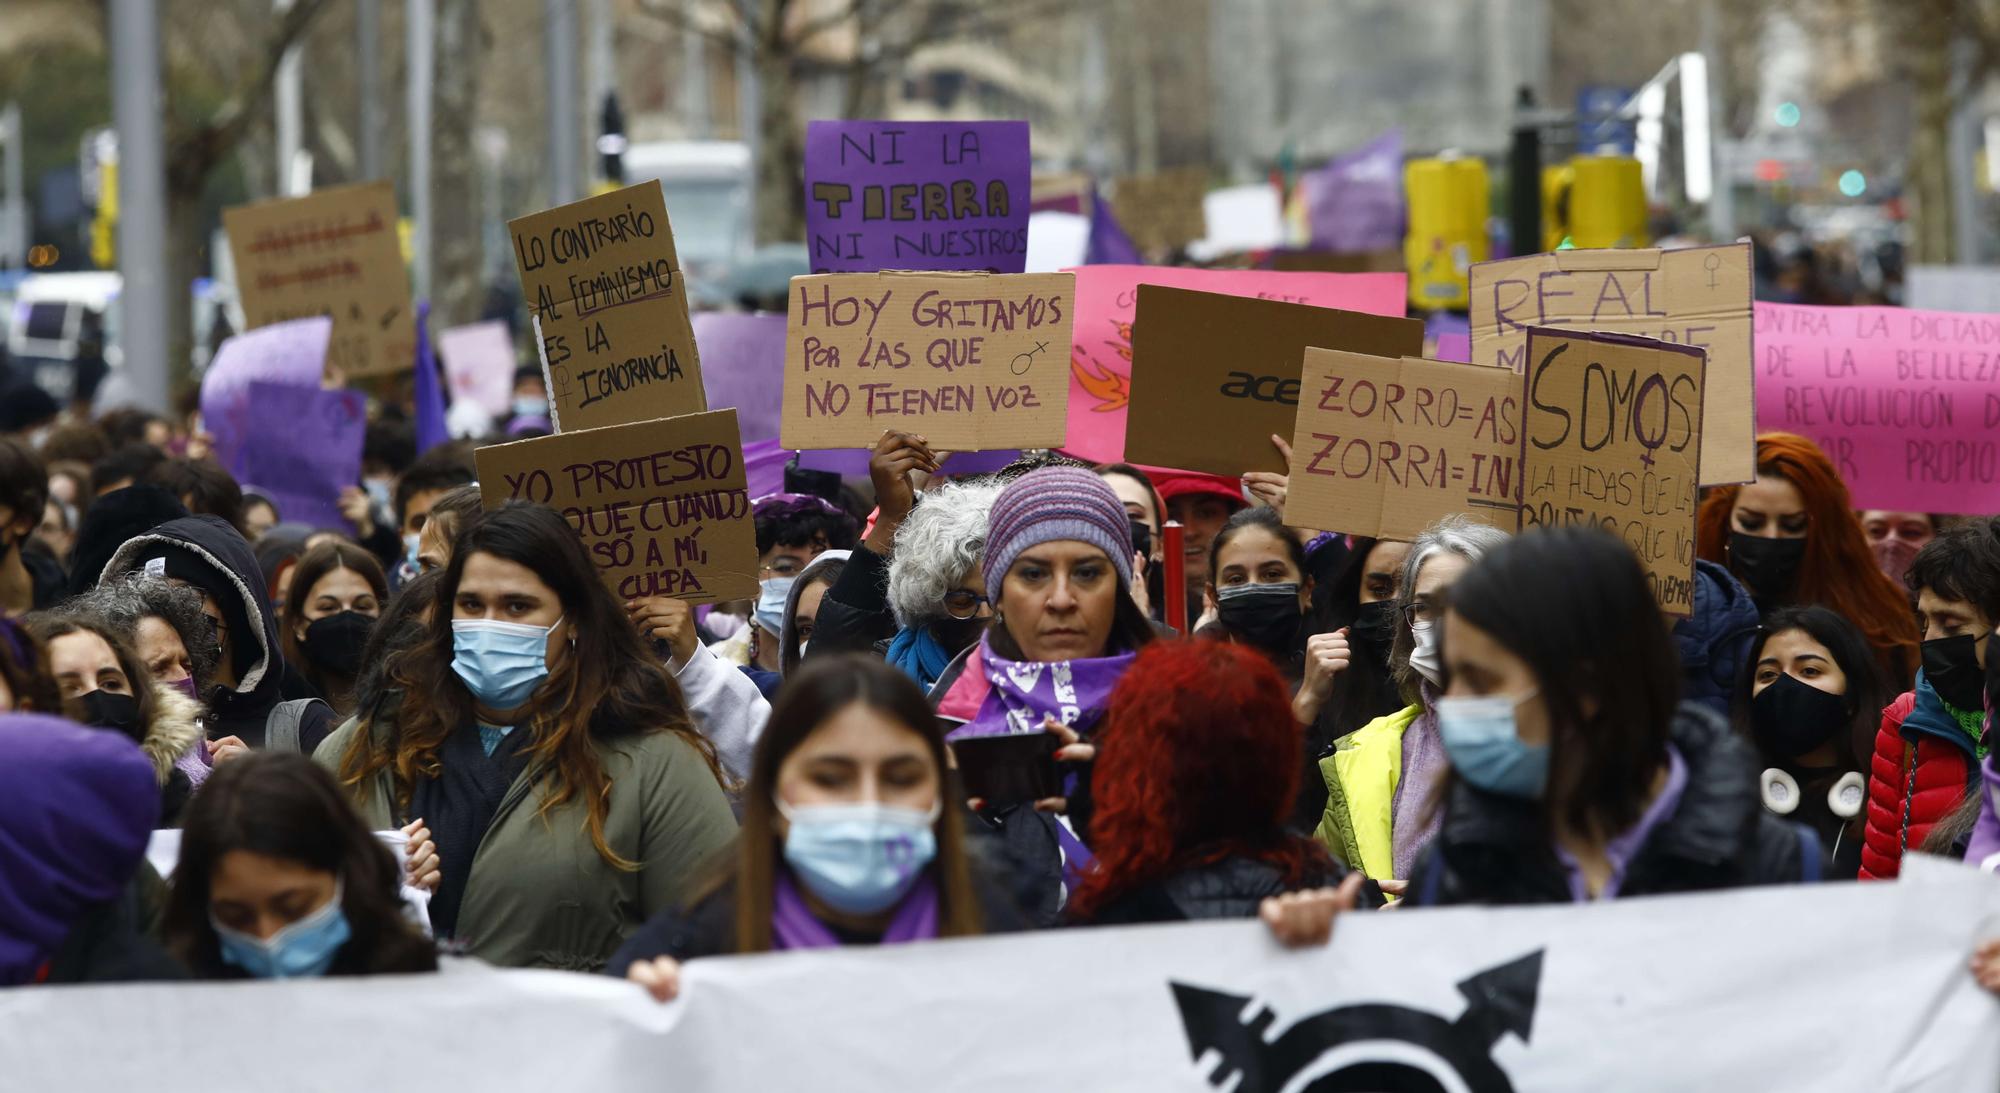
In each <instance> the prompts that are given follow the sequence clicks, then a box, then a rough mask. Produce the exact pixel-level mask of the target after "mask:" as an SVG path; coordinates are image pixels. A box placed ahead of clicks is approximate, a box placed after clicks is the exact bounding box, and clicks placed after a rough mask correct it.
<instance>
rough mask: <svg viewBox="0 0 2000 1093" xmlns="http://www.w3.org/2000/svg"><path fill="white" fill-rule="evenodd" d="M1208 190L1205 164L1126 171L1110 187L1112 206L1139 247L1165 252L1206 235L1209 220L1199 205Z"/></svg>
mask: <svg viewBox="0 0 2000 1093" xmlns="http://www.w3.org/2000/svg"><path fill="white" fill-rule="evenodd" d="M1207 193H1208V169H1207V168H1205V167H1180V168H1176V169H1174V170H1171V171H1160V172H1158V173H1156V174H1150V175H1127V176H1126V177H1124V178H1121V179H1119V180H1118V183H1117V186H1116V188H1115V189H1114V190H1113V191H1112V196H1111V210H1112V212H1113V213H1114V214H1115V215H1116V216H1117V217H1118V223H1119V224H1120V225H1122V226H1123V227H1124V228H1125V234H1126V235H1129V236H1131V237H1132V242H1133V244H1134V245H1136V246H1137V247H1138V248H1139V249H1140V250H1142V251H1144V252H1146V253H1147V254H1155V255H1157V254H1165V253H1167V252H1169V251H1172V250H1175V249H1177V248H1180V247H1185V246H1187V245H1188V244H1189V243H1192V242H1194V241H1195V240H1197V239H1202V238H1206V237H1207V235H1208V220H1207V218H1206V217H1205V216H1204V215H1203V213H1202V208H1201V199H1202V197H1203V196H1204V195H1206V194H1207Z"/></svg>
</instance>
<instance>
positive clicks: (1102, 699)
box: [947, 638, 1137, 739]
mask: <svg viewBox="0 0 2000 1093" xmlns="http://www.w3.org/2000/svg"><path fill="white" fill-rule="evenodd" d="M980 640H981V642H982V648H981V649H980V659H981V667H982V668H983V669H984V670H985V672H986V680H987V682H988V683H990V684H992V688H993V689H992V690H990V691H988V692H987V694H986V701H985V702H983V703H981V704H980V706H979V712H978V713H976V714H974V715H973V717H972V720H970V721H968V722H966V723H965V724H964V725H961V726H960V727H959V728H958V729H957V730H956V731H954V732H953V733H951V735H950V736H949V737H947V739H955V738H958V737H964V736H996V735H1000V734H1002V733H1024V732H1040V731H1041V728H1042V721H1043V719H1044V718H1048V717H1053V718H1055V719H1056V720H1057V721H1060V722H1062V723H1063V724H1065V725H1068V726H1069V727H1070V728H1072V729H1075V730H1076V731H1077V733H1078V734H1079V735H1088V734H1089V732H1090V730H1091V729H1093V728H1095V727H1096V725H1097V723H1098V721H1100V720H1102V719H1103V717H1104V710H1105V708H1106V707H1107V706H1109V705H1110V704H1111V689H1112V688H1113V687H1116V686H1117V685H1118V680H1119V679H1120V678H1121V677H1123V676H1124V675H1125V669H1127V668H1130V667H1131V666H1132V661H1133V658H1134V657H1135V656H1136V655H1137V654H1134V653H1119V654H1118V655H1116V656H1109V657H1085V658H1079V659H1077V660H1056V661H1036V660H1008V659H1006V658H1005V657H1002V656H1001V655H1000V654H998V653H995V652H994V651H993V646H992V644H991V643H989V642H986V639H984V638H981V639H980Z"/></svg>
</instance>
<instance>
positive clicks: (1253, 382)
mask: <svg viewBox="0 0 2000 1093" xmlns="http://www.w3.org/2000/svg"><path fill="white" fill-rule="evenodd" d="M1222 395H1223V397H1224V398H1248V399H1256V400H1257V401H1258V402H1278V403H1283V404H1284V405H1286V406H1297V405H1298V404H1299V379H1298V377H1297V376H1293V377H1292V378H1290V379H1283V378H1280V377H1278V376H1254V375H1251V374H1250V373H1248V372H1231V373H1229V378H1228V379H1226V380H1224V381H1223V382H1222Z"/></svg>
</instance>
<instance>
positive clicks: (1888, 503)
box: [1757, 303, 2000, 513]
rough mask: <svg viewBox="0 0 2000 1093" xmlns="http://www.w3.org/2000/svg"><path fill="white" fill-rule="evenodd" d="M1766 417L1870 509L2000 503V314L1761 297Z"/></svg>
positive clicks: (1945, 509)
mask: <svg viewBox="0 0 2000 1093" xmlns="http://www.w3.org/2000/svg"><path fill="white" fill-rule="evenodd" d="M1757 419H1758V422H1759V423H1760V424H1761V425H1762V426H1763V427H1764V428H1765V429H1767V430H1771V431H1774V432H1787V433H1798V434H1800V435H1802V436H1806V437H1810V438H1811V439H1812V440H1813V441H1814V442H1816V443H1817V444H1818V445H1819V446H1820V447H1821V448H1823V449H1825V450H1826V454H1827V456H1828V457H1829V458H1831V459H1832V460H1833V463H1834V467H1835V468H1836V469H1838V470H1839V471H1840V477H1841V478H1842V479H1843V480H1844V481H1845V482H1846V483H1847V488H1848V490H1849V491H1850V492H1852V493H1853V495H1854V506H1855V507H1856V508H1861V509H1896V510H1899V511H1914V512H1939V513H1967V512H1977V513H1985V512H1994V511H1996V510H2000V440H1996V439H1995V433H1994V429H1995V427H1996V426H2000V315H1978V314H1965V313H1962V312H1952V311H1912V310H1909V309H1906V308H1899V307H1805V306H1802V305H1798V304H1766V303H1760V304H1758V305H1757Z"/></svg>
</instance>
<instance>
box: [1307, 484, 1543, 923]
mask: <svg viewBox="0 0 2000 1093" xmlns="http://www.w3.org/2000/svg"><path fill="white" fill-rule="evenodd" d="M1506 541H1507V533H1506V532H1504V531H1501V530H1499V529H1498V528H1492V527H1488V526H1486V525H1485V524H1481V523H1477V522H1475V521H1474V520H1472V518H1471V517H1468V516H1464V515H1458V516H1447V517H1445V518H1444V519H1442V520H1440V521H1438V522H1437V523H1435V524H1432V525H1431V526H1430V527H1429V528H1426V529H1425V530H1424V532H1423V534H1421V535H1419V536H1417V537H1416V539H1415V540H1414V541H1413V542H1411V543H1410V552H1409V554H1408V556H1406V557H1405V558H1404V561H1403V580H1402V584H1401V585H1400V586H1398V587H1399V591H1398V592H1397V595H1396V614H1395V622H1394V626H1395V636H1394V638H1393V639H1392V641H1391V645H1390V651H1389V670H1390V672H1391V673H1392V674H1393V675H1394V676H1395V679H1396V683H1397V684H1398V686H1399V687H1400V688H1401V689H1402V692H1403V698H1404V700H1405V701H1407V702H1408V703H1409V705H1408V706H1407V707H1405V708H1404V709H1402V710H1399V711H1397V712H1396V713H1392V714H1389V715H1387V716H1385V717H1378V718H1376V719H1375V720H1373V721H1370V722H1369V723H1367V724H1366V725H1363V726H1361V727H1360V728H1359V729H1356V730H1355V731H1353V732H1351V733H1349V734H1347V735H1346V736H1343V737H1341V738H1340V739H1339V740H1337V741H1335V742H1334V750H1333V751H1332V753H1330V754H1328V755H1327V756H1326V757H1325V758H1322V759H1321V760H1320V761H1319V769H1320V774H1321V775H1322V776H1323V777H1324V778H1325V779H1326V791H1327V792H1326V812H1325V815H1324V816H1323V817H1322V818H1321V820H1320V824H1319V830H1318V831H1317V832H1316V834H1317V836H1318V838H1319V840H1320V841H1321V842H1323V843H1325V844H1326V846H1327V849H1328V850H1331V851H1332V852H1333V854H1334V856H1335V857H1338V858H1339V859H1340V860H1342V861H1344V862H1346V863H1347V864H1348V866H1349V867H1351V868H1353V869H1355V870H1358V871H1360V872H1362V873H1365V874H1367V875H1368V876H1370V877H1372V878H1374V879H1375V880H1377V881H1381V882H1382V887H1383V889H1384V890H1385V891H1388V892H1392V893H1397V892H1401V891H1402V882H1403V881H1405V880H1407V879H1408V878H1409V870H1410V866H1411V865H1413V864H1415V862H1416V858H1417V854H1418V852H1419V851H1421V850H1422V849H1423V848H1424V846H1425V844H1427V843H1429V842H1430V840H1431V837H1432V836H1433V835H1435V834H1436V833H1437V822H1438V816H1437V814H1436V813H1435V812H1433V810H1431V809H1429V808H1428V807H1427V805H1428V803H1429V799H1430V796H1431V792H1432V790H1433V789H1434V788H1435V787H1436V785H1437V781H1438V779H1439V778H1441V777H1442V776H1443V775H1444V772H1445V771H1446V770H1447V769H1448V768H1449V765H1450V764H1449V763H1448V762H1447V760H1446V758H1445V754H1444V744H1443V742H1442V741H1441V740H1440V739H1439V737H1438V731H1437V714H1436V712H1435V708H1436V703H1437V697H1438V695H1439V693H1440V690H1439V682H1438V681H1439V680H1440V679H1441V678H1442V669H1443V665H1442V663H1441V662H1440V660H1439V655H1438V628H1437V619H1438V616H1440V615H1442V614H1443V609H1442V606H1441V605H1442V603H1443V601H1444V597H1445V594H1446V592H1447V591H1448V590H1449V589H1450V588H1451V586H1452V584H1453V583H1455V582H1456V581H1457V580H1458V578H1459V576H1460V574H1463V573H1464V572H1465V571H1466V570H1467V569H1470V568H1471V567H1472V566H1473V564H1474V563H1476V562H1478V561H1479V559H1481V558H1483V557H1485V556H1486V555H1487V554H1488V553H1489V552H1491V551H1492V550H1494V549H1495V548H1497V547H1499V546H1500V545H1501V544H1502V543H1505V542H1506Z"/></svg>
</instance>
